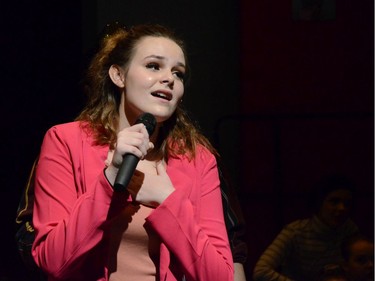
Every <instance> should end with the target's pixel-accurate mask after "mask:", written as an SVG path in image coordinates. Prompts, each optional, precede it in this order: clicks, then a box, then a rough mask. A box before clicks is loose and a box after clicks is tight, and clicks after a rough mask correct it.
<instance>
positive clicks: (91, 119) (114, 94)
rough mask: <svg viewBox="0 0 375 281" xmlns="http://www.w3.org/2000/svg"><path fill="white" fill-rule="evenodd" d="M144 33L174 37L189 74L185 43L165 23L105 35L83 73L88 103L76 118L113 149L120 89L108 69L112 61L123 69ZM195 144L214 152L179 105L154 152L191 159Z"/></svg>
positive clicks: (193, 155)
mask: <svg viewBox="0 0 375 281" xmlns="http://www.w3.org/2000/svg"><path fill="white" fill-rule="evenodd" d="M146 36H152V37H164V38H168V39H171V40H173V41H174V42H175V43H176V44H177V45H178V46H179V47H180V48H181V49H182V51H183V53H184V56H185V63H186V74H188V73H189V67H188V61H187V57H186V49H185V45H184V42H183V41H182V40H181V39H179V38H178V37H177V36H176V35H175V34H174V32H173V31H172V30H171V29H169V28H167V27H165V26H161V25H157V24H145V25H137V26H134V27H132V28H131V29H129V30H125V29H124V28H117V29H116V30H115V31H112V34H106V35H105V36H104V37H103V39H102V42H101V45H100V48H99V50H98V52H97V53H96V55H95V56H94V57H93V59H92V61H91V63H90V65H89V67H88V70H87V73H86V77H85V78H86V79H85V91H86V94H87V96H88V102H87V104H86V106H85V107H84V109H83V110H82V111H81V113H80V114H79V116H78V117H77V118H76V120H77V121H82V126H83V127H84V129H85V130H86V131H87V132H88V133H90V134H92V135H93V137H94V139H95V141H96V143H97V144H98V145H109V146H110V148H111V149H113V148H114V147H115V144H116V140H117V130H118V124H119V107H120V101H121V91H120V90H119V89H118V88H117V86H116V85H114V84H113V82H112V80H111V79H110V77H109V74H108V70H109V68H110V67H111V65H113V64H116V65H119V66H120V67H123V68H124V69H126V68H127V67H128V66H129V64H130V62H131V60H132V58H133V56H134V53H135V51H136V47H137V43H138V42H139V41H140V40H141V39H142V38H144V37H146ZM186 80H187V79H185V80H184V81H185V82H184V83H186ZM198 145H203V146H204V147H206V148H207V149H208V150H210V151H211V152H212V153H214V154H215V155H217V152H216V150H215V149H214V147H213V146H212V145H211V143H210V142H209V140H208V139H207V138H206V137H205V136H204V135H203V134H202V133H201V132H200V130H199V129H198V127H197V125H196V124H194V123H193V122H192V121H191V119H190V118H189V116H188V114H187V113H186V111H185V110H184V109H183V108H182V105H181V104H179V105H178V106H177V108H176V111H175V112H174V114H173V115H172V116H171V118H169V119H168V120H167V121H165V122H164V123H163V125H162V126H161V128H160V130H159V135H158V139H157V141H156V143H155V149H154V153H155V155H156V157H157V158H159V159H160V158H164V159H165V160H168V158H169V157H175V156H178V155H182V154H184V155H188V157H189V159H190V160H191V159H193V158H194V157H195V155H196V149H197V146H198Z"/></svg>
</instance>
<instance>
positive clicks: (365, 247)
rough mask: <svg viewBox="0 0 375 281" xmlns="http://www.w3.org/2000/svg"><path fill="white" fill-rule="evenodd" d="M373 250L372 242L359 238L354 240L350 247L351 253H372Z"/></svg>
mask: <svg viewBox="0 0 375 281" xmlns="http://www.w3.org/2000/svg"><path fill="white" fill-rule="evenodd" d="M373 250H374V244H373V243H370V242H368V241H366V240H359V241H357V242H355V243H354V244H353V245H352V247H351V251H352V253H361V254H362V253H372V252H373Z"/></svg>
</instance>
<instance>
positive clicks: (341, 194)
mask: <svg viewBox="0 0 375 281" xmlns="http://www.w3.org/2000/svg"><path fill="white" fill-rule="evenodd" d="M333 198H335V199H341V200H350V199H351V198H352V193H351V192H350V191H349V190H346V189H338V190H334V191H331V192H329V193H328V194H327V196H326V199H333Z"/></svg>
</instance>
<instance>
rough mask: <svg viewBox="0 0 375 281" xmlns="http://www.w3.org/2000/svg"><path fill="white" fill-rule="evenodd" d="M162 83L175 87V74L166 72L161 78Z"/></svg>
mask: <svg viewBox="0 0 375 281" xmlns="http://www.w3.org/2000/svg"><path fill="white" fill-rule="evenodd" d="M161 83H162V84H166V85H168V86H169V87H173V84H174V76H173V74H172V73H171V72H166V73H165V74H163V76H162V78H161Z"/></svg>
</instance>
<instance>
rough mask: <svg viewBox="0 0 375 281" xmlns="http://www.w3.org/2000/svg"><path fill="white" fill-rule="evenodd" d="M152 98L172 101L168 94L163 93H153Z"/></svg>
mask: <svg viewBox="0 0 375 281" xmlns="http://www.w3.org/2000/svg"><path fill="white" fill-rule="evenodd" d="M151 95H152V96H154V97H157V98H161V99H164V100H167V101H170V100H172V95H171V94H170V93H165V92H153V93H151Z"/></svg>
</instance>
